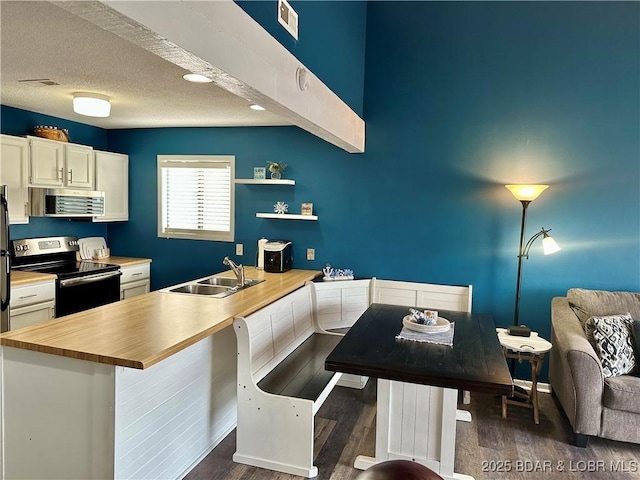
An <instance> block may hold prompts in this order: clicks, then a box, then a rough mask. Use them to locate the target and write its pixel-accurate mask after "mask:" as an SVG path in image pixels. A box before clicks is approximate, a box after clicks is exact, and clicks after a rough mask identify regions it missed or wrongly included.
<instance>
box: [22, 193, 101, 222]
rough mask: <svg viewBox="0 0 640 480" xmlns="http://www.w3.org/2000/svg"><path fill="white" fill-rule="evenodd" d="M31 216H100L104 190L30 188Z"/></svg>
mask: <svg viewBox="0 0 640 480" xmlns="http://www.w3.org/2000/svg"><path fill="white" fill-rule="evenodd" d="M29 196H30V200H31V216H33V217H65V218H69V217H102V216H104V192H99V191H92V190H73V189H68V188H38V187H31V188H30V194H29Z"/></svg>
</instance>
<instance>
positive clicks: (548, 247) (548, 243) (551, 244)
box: [542, 233, 560, 255]
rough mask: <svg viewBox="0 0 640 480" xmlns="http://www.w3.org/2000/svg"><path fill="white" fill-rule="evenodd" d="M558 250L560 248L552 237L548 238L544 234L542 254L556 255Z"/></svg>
mask: <svg viewBox="0 0 640 480" xmlns="http://www.w3.org/2000/svg"><path fill="white" fill-rule="evenodd" d="M558 250H560V247H559V246H558V244H557V243H556V241H555V240H554V239H553V237H550V236H549V235H547V234H546V233H545V234H544V237H542V251H543V252H544V254H545V255H551V254H552V253H556V252H557V251H558Z"/></svg>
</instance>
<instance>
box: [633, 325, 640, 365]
mask: <svg viewBox="0 0 640 480" xmlns="http://www.w3.org/2000/svg"><path fill="white" fill-rule="evenodd" d="M631 328H632V330H633V342H634V343H635V347H636V363H637V364H638V367H639V368H640V320H634V321H633V326H632V327H631Z"/></svg>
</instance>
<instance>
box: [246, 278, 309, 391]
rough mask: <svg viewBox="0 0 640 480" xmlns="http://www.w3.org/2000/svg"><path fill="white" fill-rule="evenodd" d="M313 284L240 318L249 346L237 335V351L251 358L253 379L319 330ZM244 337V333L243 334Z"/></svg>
mask: <svg viewBox="0 0 640 480" xmlns="http://www.w3.org/2000/svg"><path fill="white" fill-rule="evenodd" d="M311 294H312V291H311V286H310V285H306V286H304V287H303V288H301V289H299V290H296V291H295V292H293V293H291V294H289V295H287V296H286V297H284V298H281V299H280V300H278V301H276V302H274V303H272V304H271V305H268V306H266V307H265V308H263V309H261V310H258V311H257V312H256V313H253V314H251V315H249V316H247V317H246V318H237V319H236V320H235V321H234V323H236V322H242V323H243V324H244V325H245V327H246V330H247V334H248V339H249V341H248V345H242V344H241V343H247V342H243V341H241V339H240V337H239V338H238V351H239V352H240V353H242V352H243V349H245V350H246V352H245V353H247V356H246V357H244V356H243V358H251V374H252V376H253V380H254V381H255V382H256V383H257V382H259V381H260V380H261V379H262V378H263V377H264V376H265V375H266V374H267V373H269V372H270V371H271V370H273V368H275V367H276V366H277V365H278V364H279V363H280V362H282V360H284V359H285V358H286V357H287V355H289V354H290V353H291V352H293V351H294V350H295V349H296V348H298V346H300V345H301V344H302V342H304V341H305V340H306V339H307V338H309V337H310V336H311V334H313V333H314V332H315V331H316V327H315V325H314V316H313V307H312V305H313V304H312V298H311ZM242 338H244V336H243V337H242Z"/></svg>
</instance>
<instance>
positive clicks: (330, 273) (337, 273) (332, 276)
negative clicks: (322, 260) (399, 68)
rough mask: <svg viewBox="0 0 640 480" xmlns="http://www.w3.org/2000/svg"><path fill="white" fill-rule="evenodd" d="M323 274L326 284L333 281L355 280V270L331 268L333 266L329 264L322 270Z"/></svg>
mask: <svg viewBox="0 0 640 480" xmlns="http://www.w3.org/2000/svg"><path fill="white" fill-rule="evenodd" d="M322 273H324V277H323V280H324V281H325V282H330V281H333V280H353V270H351V269H349V268H344V269H342V268H338V269H336V268H331V265H330V264H328V263H327V265H326V266H325V267H324V268H323V269H322Z"/></svg>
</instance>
